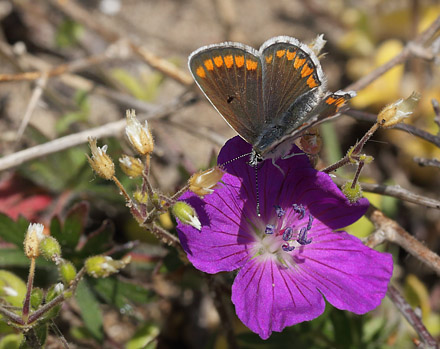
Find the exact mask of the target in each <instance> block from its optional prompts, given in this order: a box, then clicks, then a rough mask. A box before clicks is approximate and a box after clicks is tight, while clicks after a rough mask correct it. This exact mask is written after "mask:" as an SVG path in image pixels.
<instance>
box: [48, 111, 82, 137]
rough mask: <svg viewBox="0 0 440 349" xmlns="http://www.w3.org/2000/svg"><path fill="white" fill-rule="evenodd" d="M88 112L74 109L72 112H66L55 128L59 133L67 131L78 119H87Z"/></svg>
mask: <svg viewBox="0 0 440 349" xmlns="http://www.w3.org/2000/svg"><path fill="white" fill-rule="evenodd" d="M87 118H88V114H87V113H84V112H83V111H74V112H71V113H67V114H64V115H63V116H62V117H61V118H60V119H59V120H58V121H57V122H56V125H55V130H56V132H57V133H58V134H64V133H66V132H67V131H68V130H69V129H70V127H71V126H72V124H74V123H76V122H78V121H86V120H87Z"/></svg>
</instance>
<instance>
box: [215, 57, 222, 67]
mask: <svg viewBox="0 0 440 349" xmlns="http://www.w3.org/2000/svg"><path fill="white" fill-rule="evenodd" d="M214 64H215V66H216V67H217V68H220V67H221V66H222V65H223V58H222V56H217V57H214Z"/></svg>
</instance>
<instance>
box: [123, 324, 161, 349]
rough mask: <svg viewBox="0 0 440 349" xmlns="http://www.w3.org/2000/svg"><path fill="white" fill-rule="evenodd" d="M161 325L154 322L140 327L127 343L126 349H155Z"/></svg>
mask: <svg viewBox="0 0 440 349" xmlns="http://www.w3.org/2000/svg"><path fill="white" fill-rule="evenodd" d="M159 333H160V331H159V327H158V326H157V325H155V324H153V323H147V324H145V325H143V326H142V327H141V328H139V329H138V330H137V331H136V333H135V335H134V336H133V337H132V338H131V339H130V340H129V341H128V343H127V344H126V345H125V348H126V349H155V348H156V347H157V341H156V338H157V336H158V335H159Z"/></svg>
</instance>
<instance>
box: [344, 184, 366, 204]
mask: <svg viewBox="0 0 440 349" xmlns="http://www.w3.org/2000/svg"><path fill="white" fill-rule="evenodd" d="M351 185H352V182H346V183H345V184H344V185H343V186H342V188H341V190H342V192H343V193H344V195H345V196H346V197H347V199H348V200H350V202H351V203H354V202H356V201H358V200H359V199H360V198H361V197H362V188H361V186H360V184H359V183H356V185H355V187H354V188H352V187H351Z"/></svg>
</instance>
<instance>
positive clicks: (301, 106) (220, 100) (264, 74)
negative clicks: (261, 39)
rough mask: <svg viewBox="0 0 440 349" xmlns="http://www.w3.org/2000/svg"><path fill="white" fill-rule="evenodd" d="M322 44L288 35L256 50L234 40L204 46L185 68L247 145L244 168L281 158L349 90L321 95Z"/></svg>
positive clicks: (341, 102) (323, 88)
mask: <svg viewBox="0 0 440 349" xmlns="http://www.w3.org/2000/svg"><path fill="white" fill-rule="evenodd" d="M324 44H325V40H324V39H323V35H318V37H317V38H316V39H315V41H314V42H313V43H312V44H311V45H310V46H308V45H306V44H304V43H301V42H300V41H298V40H297V39H295V38H292V37H289V36H277V37H274V38H271V39H269V40H267V41H266V42H265V43H264V44H263V45H262V46H261V47H260V49H259V50H258V51H257V50H255V49H254V48H252V47H250V46H246V45H244V44H241V43H236V42H225V43H221V44H214V45H209V46H204V47H201V48H199V49H198V50H196V51H194V52H193V53H191V55H190V56H189V58H188V66H189V70H190V71H191V74H192V76H193V78H194V80H195V81H196V83H197V85H198V86H199V87H200V89H201V90H202V91H203V93H204V94H205V96H206V97H207V98H208V100H209V101H210V102H211V104H212V105H213V106H214V108H215V109H216V110H217V111H218V112H219V113H220V115H221V116H222V117H223V119H224V120H225V121H226V122H227V123H228V124H229V126H231V127H232V128H233V129H234V130H235V131H236V132H237V133H238V134H239V135H240V136H241V138H243V139H244V140H245V141H246V142H248V143H249V144H251V145H252V153H251V156H250V161H249V164H250V165H251V166H257V164H258V163H259V162H261V161H263V160H266V159H272V162H273V163H274V164H275V160H277V159H278V158H286V157H288V156H289V152H290V149H291V146H292V142H293V141H294V140H295V139H297V138H298V137H300V136H301V135H302V134H303V133H304V131H306V130H307V129H309V128H310V127H312V126H315V125H317V124H319V123H320V122H322V121H324V120H328V119H329V118H332V117H335V116H337V115H338V114H339V113H340V111H341V108H342V107H343V106H344V105H345V104H346V102H347V101H348V100H349V99H351V98H352V97H354V96H355V95H356V93H355V92H354V91H348V92H344V91H337V92H334V93H332V92H326V78H325V76H324V73H323V71H322V68H321V64H320V62H319V60H318V57H317V55H318V54H319V51H320V50H321V49H322V47H323V46H324Z"/></svg>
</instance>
